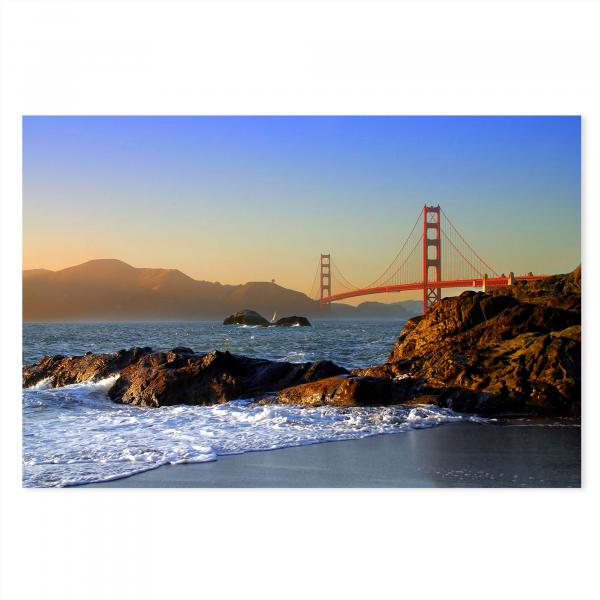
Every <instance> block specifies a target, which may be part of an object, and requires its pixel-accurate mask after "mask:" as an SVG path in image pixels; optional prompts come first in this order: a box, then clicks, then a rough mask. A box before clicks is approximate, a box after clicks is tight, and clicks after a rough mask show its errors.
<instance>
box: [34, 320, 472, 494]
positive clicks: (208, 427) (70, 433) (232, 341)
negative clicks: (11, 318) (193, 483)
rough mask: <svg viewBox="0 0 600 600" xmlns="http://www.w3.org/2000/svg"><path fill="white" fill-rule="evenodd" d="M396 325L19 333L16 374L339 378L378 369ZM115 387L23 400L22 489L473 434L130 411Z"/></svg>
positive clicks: (408, 420)
mask: <svg viewBox="0 0 600 600" xmlns="http://www.w3.org/2000/svg"><path fill="white" fill-rule="evenodd" d="M403 324H404V323H403V322H402V321H342V320H335V321H334V320H331V321H327V320H321V321H314V322H313V325H312V326H311V327H289V328H288V327H282V328H279V327H278V328H276V327H270V328H264V327H250V326H226V325H223V324H222V323H221V322H216V321H190V322H131V323H123V322H114V323H106V322H103V323H25V324H24V326H23V364H30V363H34V362H37V361H38V360H39V359H40V358H41V357H42V356H44V355H55V354H62V355H66V356H69V355H80V354H84V353H85V352H88V351H91V352H114V351H116V350H119V349H121V348H130V347H132V346H151V347H152V348H153V349H154V350H157V351H158V350H168V349H170V348H173V347H175V346H187V347H189V348H192V349H193V350H194V351H196V352H200V353H204V352H209V351H211V350H214V349H218V350H228V351H230V352H232V353H234V354H242V355H246V356H253V357H260V358H267V359H271V360H284V361H290V362H304V361H314V360H324V359H328V360H331V361H333V362H335V363H337V364H339V365H342V366H344V367H346V368H348V369H350V368H357V367H366V366H371V365H375V364H380V363H382V362H385V360H386V358H387V356H388V354H389V352H390V350H391V348H392V346H393V344H394V342H395V340H396V338H397V336H398V334H399V332H400V330H401V328H402V326H403ZM115 380H116V379H115V378H108V379H104V380H102V381H96V382H89V383H80V384H74V385H67V386H64V387H60V388H49V387H48V386H47V384H46V383H45V382H40V383H39V384H37V385H36V386H34V387H31V388H27V389H24V390H23V486H25V487H65V486H73V485H81V484H85V483H92V482H100V481H110V480H114V479H120V478H123V477H127V476H130V475H133V474H135V473H140V472H142V471H146V470H149V469H155V468H157V467H159V466H161V465H166V464H180V463H201V462H207V461H215V460H218V459H219V457H220V456H223V455H228V454H239V453H244V452H252V451H257V450H273V449H277V448H285V447H289V446H300V445H306V444H316V443H321V442H330V441H336V440H348V439H356V438H363V437H366V436H372V435H378V434H400V433H402V432H406V431H411V430H414V429H421V428H429V427H436V426H441V425H444V424H446V423H455V422H458V421H474V422H484V419H481V418H480V417H477V416H474V415H461V414H457V413H454V412H452V411H451V410H448V409H443V408H439V407H436V406H433V405H418V406H412V407H402V406H393V407H368V408H358V407H352V408H336V407H319V408H303V407H294V406H286V405H266V406H265V405H259V404H256V403H254V402H253V401H252V400H235V401H232V402H228V403H226V404H220V405H215V406H186V405H179V406H170V407H162V408H139V407H134V406H128V405H123V404H117V403H115V402H112V401H111V400H110V399H109V397H108V395H107V392H108V390H109V389H110V386H111V385H112V384H113V383H114V381H115Z"/></svg>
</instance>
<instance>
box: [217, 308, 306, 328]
mask: <svg viewBox="0 0 600 600" xmlns="http://www.w3.org/2000/svg"><path fill="white" fill-rule="evenodd" d="M223 325H257V326H259V327H307V326H308V327H310V321H309V320H308V319H307V318H306V317H297V316H295V315H294V316H293V317H281V319H277V321H275V322H274V323H270V322H269V321H267V319H265V318H264V317H263V316H262V315H261V314H259V313H257V312H256V311H254V310H250V309H248V308H246V309H244V310H240V311H238V312H236V313H234V314H233V315H229V316H228V317H227V318H226V319H225V320H224V321H223Z"/></svg>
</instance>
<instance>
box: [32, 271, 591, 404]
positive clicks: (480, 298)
mask: <svg viewBox="0 0 600 600" xmlns="http://www.w3.org/2000/svg"><path fill="white" fill-rule="evenodd" d="M242 313H244V314H243V316H244V318H255V317H253V315H256V316H258V317H259V318H260V319H262V317H261V316H260V315H258V313H253V311H242ZM248 313H253V314H248ZM240 314H241V313H237V315H240ZM237 315H232V317H231V318H235V317H236V316H237ZM289 319H291V320H292V321H291V322H286V323H281V325H284V324H285V325H295V324H296V323H298V321H299V320H300V319H302V318H301V317H290V318H289ZM282 320H283V319H280V321H282ZM226 321H227V319H226ZM264 321H265V322H266V323H267V325H268V324H269V323H268V322H267V321H266V319H264ZM233 322H238V321H235V320H234V321H233ZM278 323H279V322H278ZM245 324H262V323H259V322H253V323H250V322H246V323H245ZM298 324H300V325H302V324H303V323H298ZM306 324H309V323H308V321H307V323H306ZM112 375H118V376H119V378H118V379H117V380H116V382H115V384H114V385H113V387H112V388H111V389H110V391H109V394H110V396H111V398H112V399H113V400H115V401H117V402H123V403H127V404H135V405H138V406H149V407H158V406H165V405H172V404H180V403H186V404H214V403H220V402H227V401H229V400H233V399H236V398H255V399H256V400H259V401H261V402H282V403H287V404H298V405H306V406H320V405H332V406H366V405H389V404H400V403H435V404H439V405H441V406H445V407H449V408H453V409H455V410H458V411H462V412H477V413H481V414H502V413H508V412H510V413H515V412H518V413H529V414H532V413H537V414H540V413H542V414H543V413H545V414H556V415H559V414H562V415H578V414H579V413H580V406H581V402H580V397H581V271H580V269H577V270H576V271H574V272H573V273H571V274H569V275H558V276H556V277H553V278H551V279H548V280H546V281H538V282H535V283H517V284H516V285H514V286H511V287H510V288H502V289H499V290H495V291H492V292H491V293H487V294H486V293H481V292H464V293H463V294H461V295H460V296H458V297H453V298H446V299H443V300H441V301H439V302H437V303H436V304H435V305H434V306H433V307H432V308H431V310H430V311H429V312H428V313H427V315H425V316H424V317H416V318H414V319H411V320H410V321H408V322H407V323H406V325H405V327H404V329H403V330H402V332H401V334H400V337H399V338H398V340H397V342H396V344H395V345H394V348H393V349H392V352H391V354H390V356H389V358H388V361H387V362H386V363H385V364H383V365H379V366H374V367H370V368H368V369H355V370H354V371H352V372H351V373H348V371H346V369H344V368H342V367H339V366H337V365H335V364H333V363H331V362H329V361H319V362H309V363H300V364H296V363H288V362H276V361H269V360H262V359H256V358H248V357H244V356H236V355H233V354H230V353H229V352H219V351H213V352H210V353H208V354H197V353H195V352H193V351H192V350H191V349H189V348H173V349H172V350H171V351H169V352H153V351H152V349H151V348H132V349H130V350H121V351H119V352H116V353H113V354H92V353H89V352H88V353H87V354H85V355H84V356H74V357H65V356H52V357H44V358H42V359H41V360H40V361H39V362H38V363H37V364H35V365H29V366H25V367H24V368H23V385H24V386H31V385H34V384H36V383H39V382H40V381H42V380H47V382H48V384H49V385H51V386H62V385H67V384H70V383H78V382H81V381H88V380H99V379H103V378H106V377H109V376H112Z"/></svg>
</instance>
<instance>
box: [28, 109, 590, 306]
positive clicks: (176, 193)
mask: <svg viewBox="0 0 600 600" xmlns="http://www.w3.org/2000/svg"><path fill="white" fill-rule="evenodd" d="M580 175H581V121H580V118H579V117H484V116H481V117H93V116H92V117H52V116H48V117H41V116H26V117H23V268H24V269H31V268H46V269H52V270H57V269H61V268H65V267H68V266H72V265H75V264H79V263H82V262H85V261H87V260H91V259H95V258H118V259H121V260H124V261H125V262H127V263H130V264H132V265H133V266H136V267H166V268H176V269H180V270H181V271H183V272H184V273H186V274H188V275H190V276H191V277H194V278H195V279H204V280H208V281H220V282H221V283H232V284H238V283H245V282H247V281H269V280H271V279H275V281H276V282H277V283H278V284H280V285H283V286H285V287H290V288H293V289H297V290H300V291H303V292H306V293H308V292H309V290H310V289H311V285H312V283H313V281H314V276H315V272H316V268H317V264H318V260H319V256H320V253H321V252H324V253H331V255H332V258H333V260H334V262H335V264H336V265H337V267H338V268H339V269H340V270H341V271H342V272H343V274H344V275H345V276H346V277H347V278H348V279H349V280H350V281H351V282H354V283H356V284H358V285H361V284H366V283H368V282H370V281H372V280H373V279H375V277H376V276H377V275H379V274H380V273H381V272H382V271H383V270H384V269H385V267H386V266H387V265H388V264H389V263H390V261H391V260H392V258H393V257H394V256H395V255H396V253H397V252H398V250H399V249H400V246H401V245H402V242H403V240H404V239H405V237H406V236H407V234H408V233H409V231H410V228H411V227H412V225H413V223H414V222H415V220H416V218H417V216H418V213H419V211H420V210H421V209H422V206H423V204H424V203H427V204H433V205H437V204H439V205H440V206H441V207H442V208H443V209H444V211H445V213H446V214H447V215H448V216H449V217H450V218H451V219H452V221H453V223H454V224H455V225H456V227H457V228H458V229H459V230H460V231H461V233H462V235H463V236H464V237H465V238H466V239H467V240H468V241H469V243H470V244H471V246H472V247H473V248H474V249H475V250H476V251H477V252H478V253H479V254H480V255H481V256H482V258H484V259H485V260H486V262H488V263H489V264H491V265H492V266H493V267H494V269H495V270H496V271H497V272H499V273H500V272H508V271H514V272H515V273H525V272H528V271H533V272H534V273H557V272H566V271H570V270H571V269H573V268H574V267H575V266H576V265H577V264H579V263H580V260H581V259H580V252H581V249H580V245H581V241H580V219H581V201H580V196H581V183H580ZM333 291H334V293H335V289H334V290H333ZM409 297H410V296H396V295H387V296H370V297H368V298H362V299H359V300H360V301H362V300H379V301H392V300H398V299H405V298H409ZM413 297H414V295H413Z"/></svg>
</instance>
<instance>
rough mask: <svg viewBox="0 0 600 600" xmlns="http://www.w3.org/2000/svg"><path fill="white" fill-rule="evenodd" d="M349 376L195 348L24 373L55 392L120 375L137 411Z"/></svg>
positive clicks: (117, 392) (64, 363)
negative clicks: (57, 389)
mask: <svg viewBox="0 0 600 600" xmlns="http://www.w3.org/2000/svg"><path fill="white" fill-rule="evenodd" d="M342 373H347V371H346V369H343V368H342V367H338V366H337V365H335V364H333V363H332V362H330V361H318V362H312V363H299V364H298V363H289V362H275V361H269V360H262V359H257V358H248V357H244V356H236V355H234V354H230V353H229V352H219V351H217V350H215V351H213V352H209V353H208V354H195V353H194V352H193V351H192V350H190V349H189V348H174V349H173V350H170V351H169V352H152V350H151V348H132V349H131V350H127V351H126V350H121V351H119V352H117V353H115V354H91V353H89V354H86V355H84V356H74V357H63V356H58V357H44V358H43V359H42V360H41V361H40V362H39V363H38V364H37V365H31V366H27V367H24V369H23V385H24V386H30V385H33V384H35V383H38V382H39V381H41V380H42V379H46V378H48V379H49V384H50V385H51V386H52V387H57V386H62V385H67V384H70V383H77V382H81V381H89V380H92V381H94V380H98V379H103V378H105V377H108V376H110V375H119V378H118V379H117V381H116V382H115V384H114V385H113V386H112V387H111V389H110V390H109V395H110V397H111V398H112V399H113V400H115V401H116V402H123V403H126V404H134V405H137V406H153V407H158V406H167V405H172V404H215V403H220V402H226V401H228V400H234V399H237V398H252V397H256V396H264V395H265V394H267V393H270V392H276V391H278V390H280V389H282V388H285V387H289V386H293V385H298V384H303V383H307V382H310V381H316V380H318V379H323V378H326V377H331V376H332V375H340V374H342Z"/></svg>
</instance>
